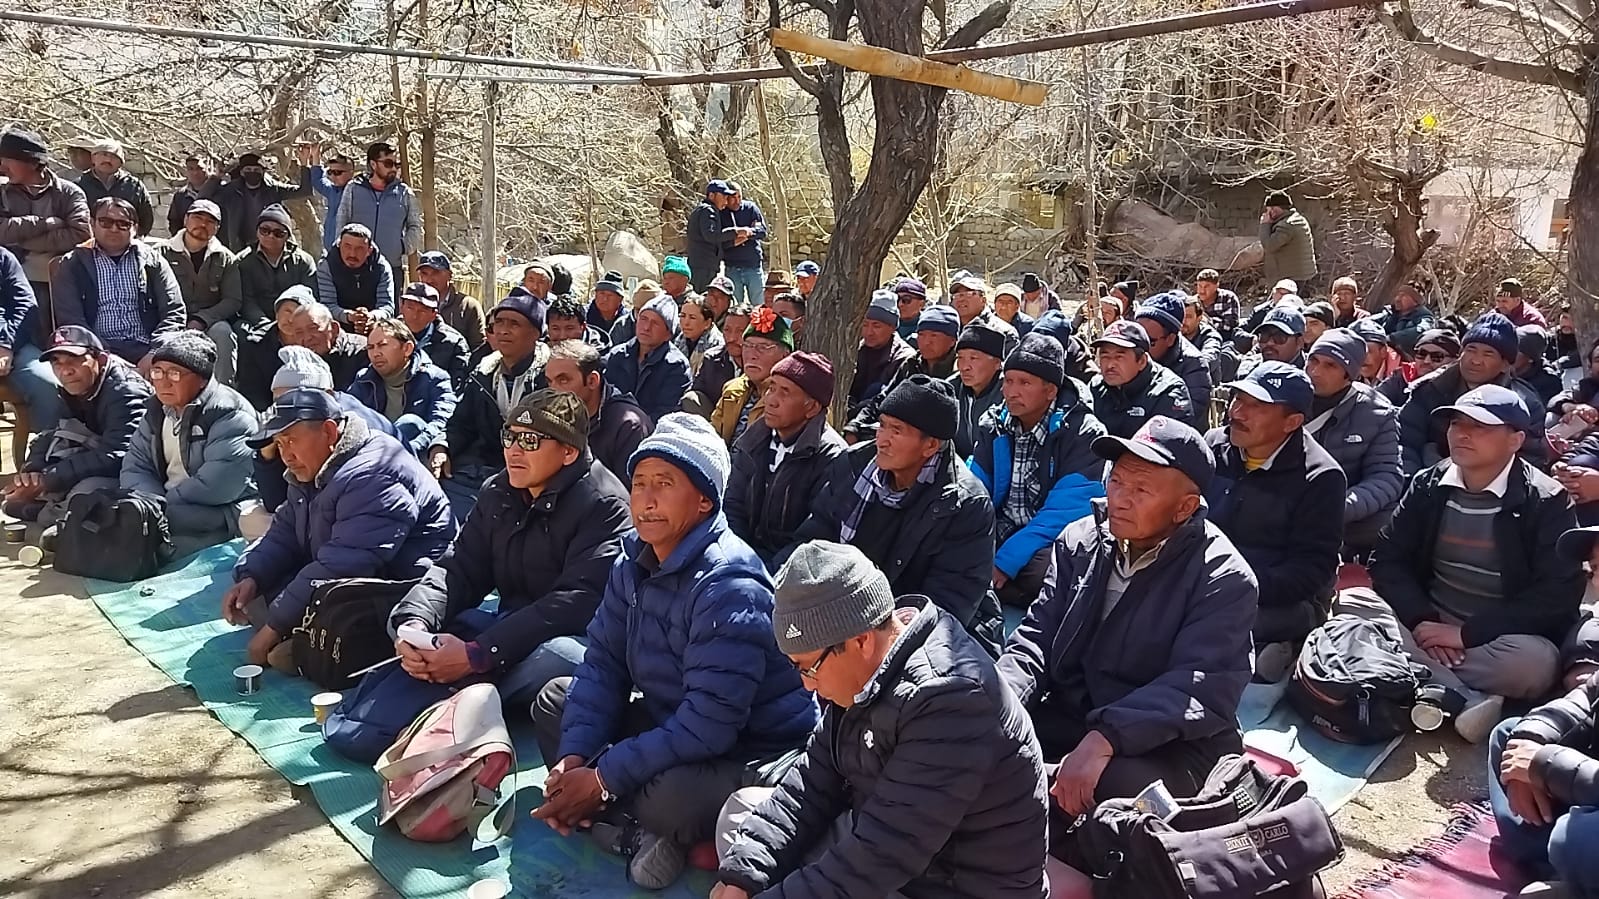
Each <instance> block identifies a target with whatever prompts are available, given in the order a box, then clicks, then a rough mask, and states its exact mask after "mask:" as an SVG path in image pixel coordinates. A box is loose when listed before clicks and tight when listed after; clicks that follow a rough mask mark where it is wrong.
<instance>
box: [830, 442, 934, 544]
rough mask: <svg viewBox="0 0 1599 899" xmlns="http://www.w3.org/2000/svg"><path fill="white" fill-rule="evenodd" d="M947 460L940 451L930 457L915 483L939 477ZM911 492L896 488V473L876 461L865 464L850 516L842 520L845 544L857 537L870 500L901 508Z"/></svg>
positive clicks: (841, 528)
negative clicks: (880, 467) (884, 469)
mask: <svg viewBox="0 0 1599 899" xmlns="http://www.w3.org/2000/svg"><path fill="white" fill-rule="evenodd" d="M943 461H944V451H943V450H939V451H938V452H937V453H934V454H933V457H932V458H931V459H928V460H927V462H926V463H925V464H924V465H922V470H921V471H920V472H917V474H916V483H918V484H931V483H933V481H934V480H935V479H937V477H938V468H939V465H941V464H942V463H943ZM910 493H911V491H910V490H909V489H905V490H895V489H894V476H893V475H891V474H889V473H888V472H886V471H882V470H880V469H878V467H877V460H876V459H875V458H874V459H873V460H872V461H870V462H868V463H866V468H864V469H863V470H862V471H861V475H860V477H858V478H856V479H855V507H854V508H852V509H850V512H849V515H848V517H846V518H845V519H844V520H843V522H842V523H840V525H839V528H838V532H839V537H840V538H841V539H842V540H843V542H844V543H849V542H850V541H852V540H854V539H855V530H856V528H858V527H860V524H861V516H862V515H865V514H866V507H867V505H868V504H870V503H878V504H880V505H883V506H887V507H888V508H890V509H898V508H900V507H901V506H903V505H905V499H906V498H907V497H909V496H910Z"/></svg>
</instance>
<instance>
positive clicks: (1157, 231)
mask: <svg viewBox="0 0 1599 899" xmlns="http://www.w3.org/2000/svg"><path fill="white" fill-rule="evenodd" d="M1106 232H1107V234H1106V242H1107V243H1109V244H1110V245H1111V246H1112V247H1114V248H1116V249H1117V250H1121V251H1122V252H1125V253H1131V254H1133V255H1135V256H1138V257H1141V258H1143V259H1148V260H1151V261H1159V262H1167V263H1180V264H1183V265H1188V266H1192V267H1195V268H1216V269H1220V270H1221V271H1237V270H1240V269H1247V268H1254V267H1255V266H1258V265H1260V262H1261V256H1262V253H1261V249H1260V241H1258V240H1256V239H1255V238H1253V237H1226V236H1224V235H1221V234H1217V233H1216V232H1215V231H1212V230H1210V229H1209V228H1206V227H1205V226H1204V225H1198V224H1194V223H1192V222H1189V223H1184V222H1179V221H1177V220H1176V219H1174V218H1172V217H1171V216H1169V215H1167V214H1166V213H1164V212H1161V211H1160V210H1159V209H1156V208H1155V207H1153V206H1151V205H1149V204H1148V203H1144V202H1142V201H1139V200H1127V201H1124V202H1123V203H1121V204H1120V205H1119V206H1117V208H1116V212H1115V216H1114V217H1113V218H1112V219H1111V221H1110V227H1109V228H1107V229H1106Z"/></svg>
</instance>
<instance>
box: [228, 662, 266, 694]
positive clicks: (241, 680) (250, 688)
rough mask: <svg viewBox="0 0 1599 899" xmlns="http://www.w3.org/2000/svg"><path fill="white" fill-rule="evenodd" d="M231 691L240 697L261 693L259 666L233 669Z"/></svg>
mask: <svg viewBox="0 0 1599 899" xmlns="http://www.w3.org/2000/svg"><path fill="white" fill-rule="evenodd" d="M233 689H234V691H236V692H237V693H238V694H239V695H240V696H249V695H250V694H252V693H259V692H261V666H260V665H240V666H239V667H237V668H235V669H233Z"/></svg>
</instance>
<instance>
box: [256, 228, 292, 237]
mask: <svg viewBox="0 0 1599 899" xmlns="http://www.w3.org/2000/svg"><path fill="white" fill-rule="evenodd" d="M255 233H257V234H264V235H266V236H267V237H281V238H287V237H288V236H289V232H287V231H285V230H284V229H282V228H257V229H255Z"/></svg>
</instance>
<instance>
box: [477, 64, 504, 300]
mask: <svg viewBox="0 0 1599 899" xmlns="http://www.w3.org/2000/svg"><path fill="white" fill-rule="evenodd" d="M499 99H500V85H499V84H498V83H497V82H493V81H490V82H489V83H488V84H486V85H484V87H483V105H484V109H483V208H482V210H481V211H480V214H481V215H482V217H483V223H482V225H481V226H480V227H481V228H482V230H483V262H482V266H483V286H482V288H481V292H482V294H483V296H482V297H480V298H479V299H481V300H482V301H483V304H484V308H492V307H493V306H494V304H495V303H496V302H498V301H499V298H500V297H499V293H500V288H499V285H498V284H497V283H496V280H495V279H496V276H497V275H498V273H499V270H500V245H499V240H498V238H497V237H496V236H495V226H496V224H497V222H496V220H495V210H494V201H495V198H496V196H497V195H498V192H499V186H498V184H497V183H496V180H495V175H494V124H495V121H494V120H495V111H496V108H497V107H498V105H499Z"/></svg>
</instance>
